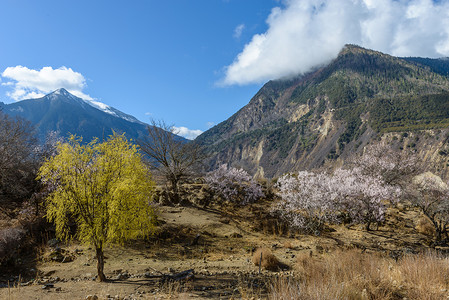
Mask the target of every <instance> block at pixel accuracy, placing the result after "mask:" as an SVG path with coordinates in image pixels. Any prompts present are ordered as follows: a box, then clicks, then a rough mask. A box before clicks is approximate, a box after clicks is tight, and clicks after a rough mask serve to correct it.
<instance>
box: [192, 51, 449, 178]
mask: <svg viewBox="0 0 449 300" xmlns="http://www.w3.org/2000/svg"><path fill="white" fill-rule="evenodd" d="M447 67H448V64H447V61H446V60H444V59H443V60H431V59H420V58H398V57H393V56H390V55H387V54H383V53H380V52H377V51H372V50H368V49H364V48H361V47H358V46H354V45H347V46H345V48H344V49H343V50H342V51H341V52H340V54H339V55H338V57H337V58H336V59H335V60H333V61H332V62H331V63H330V64H329V65H327V66H325V67H322V68H319V69H317V70H315V71H313V72H311V73H309V74H305V75H303V76H299V77H296V78H292V79H284V80H276V81H270V82H268V83H266V84H265V85H264V86H263V87H262V89H261V90H260V91H259V92H258V93H257V94H256V95H255V96H254V97H253V98H252V99H251V101H250V102H249V104H248V105H246V106H245V107H243V108H242V109H241V110H239V111H238V112H237V113H236V114H234V115H233V116H232V117H230V118H229V119H228V120H226V121H224V122H222V123H220V124H218V125H217V126H215V127H213V128H211V129H210V130H208V131H206V132H205V133H203V134H202V135H200V136H199V137H198V138H197V139H196V142H198V143H201V144H202V145H204V146H205V147H206V148H207V150H208V152H209V154H210V155H211V158H210V160H209V167H210V168H211V169H213V168H215V167H217V166H218V165H219V164H222V163H228V164H231V165H235V166H240V167H243V168H245V169H247V170H249V171H251V172H252V173H256V172H259V173H260V174H263V175H265V176H267V177H272V176H277V175H280V174H282V173H285V172H291V171H296V170H301V169H308V168H313V167H319V166H321V165H323V164H326V163H330V164H332V163H335V161H338V160H339V159H344V158H345V157H347V156H348V155H350V154H351V153H353V152H354V151H360V150H361V149H362V148H363V146H364V145H366V144H367V143H368V142H370V141H371V140H372V139H374V138H379V137H380V136H392V135H394V134H392V133H398V134H396V138H395V140H398V142H399V140H401V142H402V143H403V144H398V148H403V147H408V145H409V144H412V143H414V144H415V146H414V147H417V145H418V146H420V147H423V148H422V149H427V148H426V147H425V146H426V145H430V146H432V147H433V146H435V147H439V148H441V147H443V148H444V144H441V145H438V146H436V144H438V143H441V140H439V138H438V140H439V142H436V141H438V140H435V141H428V142H427V143H426V145H421V144H417V141H414V142H413V141H411V140H410V139H411V138H413V139H416V137H417V136H419V135H420V134H421V133H424V132H425V130H430V131H428V132H427V134H430V135H432V136H435V134H436V133H435V132H436V131H435V129H445V128H446V127H448V125H449V78H448V77H446V76H445V74H447V70H449V68H447ZM403 132H413V133H412V134H410V135H409V134H407V136H406V137H405V136H404V137H402V135H401V134H402V133H403ZM438 132H439V133H438V135H440V134H442V135H444V134H445V131H444V130H443V131H441V130H439V131H438ZM401 137H402V139H401ZM444 138H445V137H443V140H444ZM418 139H419V137H418ZM409 140H410V141H409ZM432 149H433V148H432ZM426 151H427V150H426ZM433 151H437V150H435V149H434V150H433ZM438 151H441V150H438ZM423 155H427V154H424V153H423Z"/></svg>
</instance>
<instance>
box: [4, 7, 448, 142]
mask: <svg viewBox="0 0 449 300" xmlns="http://www.w3.org/2000/svg"><path fill="white" fill-rule="evenodd" d="M0 20H1V21H2V29H1V30H0V74H1V77H0V79H1V81H0V83H1V85H0V101H2V102H5V103H11V102H13V101H17V100H20V99H24V98H30V97H39V96H41V95H42V94H45V93H47V92H48V91H49V90H52V89H53V88H55V89H56V88H59V87H64V88H67V89H68V90H69V91H71V92H73V93H75V94H76V95H78V96H82V97H84V98H89V99H95V100H97V101H101V102H104V103H106V104H108V105H111V106H113V107H115V108H117V109H119V110H121V111H123V112H125V113H128V114H131V115H134V116H135V117H137V118H138V119H140V120H142V121H148V120H149V118H155V119H163V120H165V122H167V123H170V124H174V125H175V126H178V127H186V128H188V129H189V130H201V131H204V130H207V129H208V128H209V127H210V126H211V125H212V124H217V123H219V122H221V121H224V120H225V119H227V118H228V117H230V116H231V115H232V114H233V113H235V112H236V111H237V110H239V109H240V108H241V107H243V106H244V105H245V104H247V103H248V102H249V100H250V99H251V98H252V96H254V94H255V93H256V92H257V91H258V90H259V89H260V88H261V87H262V85H263V83H265V82H266V81H268V80H270V79H276V78H281V77H285V76H292V75H295V74H299V73H304V72H307V71H309V70H310V69H311V68H312V67H314V66H316V65H321V64H325V63H327V62H329V61H330V60H331V59H332V58H334V57H336V55H337V53H338V51H339V50H340V49H341V47H342V46H343V45H344V44H346V43H355V44H359V45H362V46H365V47H368V48H371V49H375V50H380V51H383V52H386V53H390V54H394V55H401V56H428V57H441V56H449V38H448V36H449V1H445V0H441V1H438V2H433V1H431V0H414V1H403V0H401V1H395V0H377V1H375V0H333V1H326V0H173V1H168V0H167V1H153V0H132V1H92V0H91V1H83V0H77V1H66V0H53V1H47V0H40V1H34V0H28V1H25V0H1V2H0ZM185 131H186V134H187V133H188V132H187V131H188V130H187V129H186V130H185ZM197 133H198V132H197Z"/></svg>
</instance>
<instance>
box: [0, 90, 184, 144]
mask: <svg viewBox="0 0 449 300" xmlns="http://www.w3.org/2000/svg"><path fill="white" fill-rule="evenodd" d="M99 103H101V102H97V101H91V100H84V99H81V98H79V97H76V96H74V95H73V94H71V93H69V92H68V91H67V90H66V89H64V88H60V89H57V90H55V91H53V92H51V93H49V94H48V95H45V96H44V97H41V98H36V99H26V100H22V101H18V102H15V103H11V104H4V103H3V104H2V105H0V107H1V108H2V110H3V112H4V113H6V114H8V115H11V116H18V117H22V118H24V119H26V120H28V121H30V122H31V123H32V124H33V125H34V126H35V127H36V131H37V135H38V138H39V140H40V141H44V140H45V138H46V135H47V133H48V132H50V131H55V132H58V133H59V134H60V135H61V136H62V137H67V136H68V135H69V134H76V135H78V136H82V137H83V140H84V141H86V142H88V141H90V140H92V139H93V138H99V139H104V138H106V137H108V136H109V135H111V134H112V133H113V132H117V133H125V135H126V136H127V138H128V139H133V140H138V139H141V138H143V137H144V136H146V135H147V127H148V126H150V125H148V124H146V123H143V122H141V121H139V120H138V119H136V118H135V117H133V116H131V115H128V114H126V113H123V112H121V111H119V110H118V109H115V108H113V107H111V106H109V105H106V104H103V103H101V104H99ZM179 138H180V139H183V140H184V138H182V137H179Z"/></svg>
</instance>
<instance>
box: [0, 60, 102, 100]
mask: <svg viewBox="0 0 449 300" xmlns="http://www.w3.org/2000/svg"><path fill="white" fill-rule="evenodd" d="M1 75H2V77H4V78H7V79H9V80H10V81H8V82H6V83H2V85H5V86H12V87H13V90H12V91H11V92H8V93H7V96H8V97H10V98H12V99H14V100H16V101H18V100H23V99H30V98H39V97H42V96H44V95H45V94H48V93H50V92H52V91H54V90H57V89H59V88H65V89H66V90H67V91H69V92H70V93H72V94H73V95H75V96H77V97H80V98H83V99H86V100H93V99H92V97H90V96H89V95H86V94H85V93H83V89H84V88H85V87H86V80H85V78H84V76H83V75H82V74H81V73H78V72H75V71H73V70H72V69H71V68H66V67H60V68H58V69H53V68H52V67H43V68H42V69H40V70H33V69H28V68H27V67H23V66H16V67H8V68H6V69H5V70H4V71H3V73H2V74H1Z"/></svg>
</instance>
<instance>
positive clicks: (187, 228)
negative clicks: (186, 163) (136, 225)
mask: <svg viewBox="0 0 449 300" xmlns="http://www.w3.org/2000/svg"><path fill="white" fill-rule="evenodd" d="M268 205H269V203H262V204H256V205H252V206H248V207H245V208H240V209H229V208H228V209H223V208H219V207H216V208H207V209H204V208H199V207H195V206H189V207H170V206H161V207H159V208H158V210H159V215H160V219H161V220H163V222H162V223H164V224H162V225H161V226H160V230H159V232H158V233H157V234H156V235H155V236H154V237H152V238H150V239H149V240H147V241H139V242H133V243H129V244H127V245H123V246H111V247H109V248H107V249H106V250H105V255H106V257H107V259H106V264H105V274H106V276H107V277H108V278H109V279H110V280H109V282H106V283H100V282H97V281H96V259H95V257H94V256H95V254H94V250H93V249H92V248H89V247H88V246H83V245H79V244H77V243H70V244H64V243H60V242H59V243H58V242H57V241H55V240H50V241H49V242H48V243H47V244H46V245H43V246H42V249H41V251H40V253H38V255H35V256H34V257H24V258H23V262H22V267H21V268H18V269H14V270H10V271H9V272H8V273H6V274H5V273H4V274H2V275H0V287H1V288H0V298H1V299H168V298H180V299H190V298H196V299H231V298H234V299H239V298H247V299H250V298H251V297H255V298H259V297H262V298H263V297H264V296H266V295H267V289H268V286H269V278H271V277H274V276H278V277H279V276H292V275H293V274H295V264H296V260H297V257H298V256H300V255H304V254H307V255H311V256H320V255H322V254H323V253H326V252H331V251H333V250H335V249H337V248H343V249H347V248H359V249H362V251H376V252H382V253H385V254H386V255H390V256H392V257H394V256H399V255H401V254H402V253H404V252H417V251H420V250H422V249H425V248H427V247H428V246H429V245H430V243H431V236H429V233H430V231H429V228H428V227H426V226H425V224H423V223H422V221H420V220H422V219H421V218H420V216H419V214H418V212H417V211H415V210H413V209H411V208H407V207H404V206H402V207H399V208H398V207H396V208H391V209H390V210H389V216H388V218H387V220H388V221H387V222H386V223H385V224H383V225H381V226H380V227H379V229H378V230H375V231H371V232H367V231H365V230H364V228H363V226H351V227H347V226H344V225H339V226H334V227H332V228H329V230H327V232H325V233H323V234H322V235H321V236H310V235H300V234H298V233H295V232H289V231H287V230H286V229H285V228H284V227H283V226H281V225H280V224H279V223H277V222H275V221H274V220H273V219H271V218H270V217H268V215H267V214H266V211H267V209H266V208H267V206H268ZM418 231H420V232H421V233H418ZM259 247H265V248H268V249H270V250H271V251H272V252H273V254H274V255H275V256H276V257H277V258H278V259H279V260H280V261H281V262H282V267H281V268H280V269H278V270H276V271H267V270H264V269H262V270H261V273H260V274H259V268H258V267H257V266H255V265H254V264H253V262H252V260H251V258H252V255H253V251H254V250H255V249H256V248H259ZM186 270H193V271H192V273H190V272H189V276H188V277H190V278H189V280H182V281H180V282H178V281H172V280H170V275H173V274H177V273H179V272H182V271H186ZM191 274H193V276H190V275H191ZM89 296H90V298H89Z"/></svg>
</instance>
